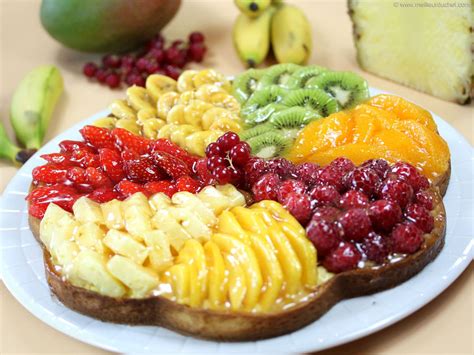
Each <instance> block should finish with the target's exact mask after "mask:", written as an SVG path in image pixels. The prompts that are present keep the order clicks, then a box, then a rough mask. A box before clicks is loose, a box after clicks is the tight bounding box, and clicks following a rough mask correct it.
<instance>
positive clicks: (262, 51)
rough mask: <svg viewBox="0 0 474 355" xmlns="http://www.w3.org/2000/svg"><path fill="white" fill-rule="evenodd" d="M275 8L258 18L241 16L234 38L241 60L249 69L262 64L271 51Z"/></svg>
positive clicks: (236, 25)
mask: <svg viewBox="0 0 474 355" xmlns="http://www.w3.org/2000/svg"><path fill="white" fill-rule="evenodd" d="M274 12H275V8H274V7H273V6H270V7H269V8H268V9H266V10H265V11H264V12H263V14H261V15H260V16H259V17H257V18H249V17H248V16H246V15H245V14H239V16H238V17H237V20H236V21H235V24H234V29H233V33H232V36H233V38H234V46H235V49H236V50H237V54H238V55H239V57H240V59H241V60H242V61H243V62H244V63H245V64H246V65H247V66H249V67H255V66H257V65H258V64H260V63H262V62H263V61H264V60H265V58H266V56H267V54H268V51H269V49H270V25H271V19H272V16H273V13H274Z"/></svg>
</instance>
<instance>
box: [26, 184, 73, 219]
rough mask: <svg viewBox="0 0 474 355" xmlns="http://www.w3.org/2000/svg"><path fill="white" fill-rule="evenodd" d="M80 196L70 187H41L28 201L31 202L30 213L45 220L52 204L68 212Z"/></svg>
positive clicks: (35, 190)
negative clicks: (45, 215)
mask: <svg viewBox="0 0 474 355" xmlns="http://www.w3.org/2000/svg"><path fill="white" fill-rule="evenodd" d="M79 197H80V195H79V194H78V193H77V192H76V190H75V189H73V188H72V187H70V186H65V185H53V186H41V187H38V188H36V189H34V190H33V191H32V192H31V193H30V194H29V195H28V196H27V197H26V199H27V200H29V201H30V206H29V208H28V212H29V213H30V215H32V216H33V217H36V218H40V219H41V218H43V216H44V213H45V212H46V209H47V208H48V205H49V204H50V203H54V204H56V205H58V206H59V207H61V208H63V209H64V210H66V211H68V212H72V206H73V205H74V202H76V200H77V199H78V198H79Z"/></svg>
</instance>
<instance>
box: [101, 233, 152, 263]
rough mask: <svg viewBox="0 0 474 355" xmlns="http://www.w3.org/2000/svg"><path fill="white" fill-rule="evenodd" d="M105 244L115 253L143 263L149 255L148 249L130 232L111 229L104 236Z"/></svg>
mask: <svg viewBox="0 0 474 355" xmlns="http://www.w3.org/2000/svg"><path fill="white" fill-rule="evenodd" d="M104 244H105V245H107V247H109V248H110V249H111V250H112V251H113V252H114V253H116V254H119V255H123V256H126V257H127V258H130V259H131V260H133V261H134V262H135V263H137V264H139V265H141V264H143V262H144V261H145V259H146V258H147V256H148V249H147V248H146V247H145V246H144V245H143V244H142V243H139V242H137V241H136V240H135V239H134V238H133V237H132V236H131V235H130V234H128V233H125V232H121V231H118V230H115V229H111V230H109V231H108V232H107V235H106V236H105V237H104Z"/></svg>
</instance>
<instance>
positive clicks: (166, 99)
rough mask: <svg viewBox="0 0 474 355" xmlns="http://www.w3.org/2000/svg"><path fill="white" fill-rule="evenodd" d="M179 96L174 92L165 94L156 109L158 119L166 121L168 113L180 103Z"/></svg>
mask: <svg viewBox="0 0 474 355" xmlns="http://www.w3.org/2000/svg"><path fill="white" fill-rule="evenodd" d="M178 100H179V94H178V93H176V92H174V91H172V92H167V93H166V94H163V95H162V96H160V98H159V99H158V103H157V104H156V109H157V113H158V117H159V118H161V119H163V120H166V119H167V117H168V113H169V112H170V110H171V109H172V108H173V107H174V106H175V105H176V104H177V103H178Z"/></svg>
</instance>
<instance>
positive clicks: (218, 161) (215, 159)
mask: <svg viewBox="0 0 474 355" xmlns="http://www.w3.org/2000/svg"><path fill="white" fill-rule="evenodd" d="M218 166H222V167H224V168H225V167H226V166H227V160H226V159H225V158H223V157H220V156H218V155H212V156H210V157H209V158H208V159H207V168H208V169H209V170H211V171H212V170H214V169H216V168H217V167H218Z"/></svg>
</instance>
